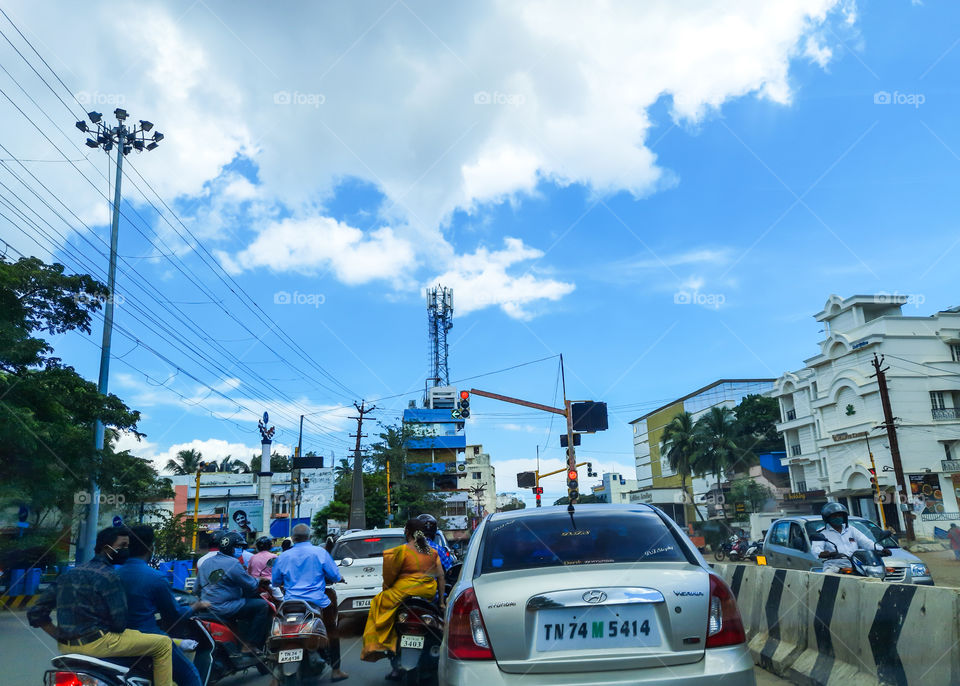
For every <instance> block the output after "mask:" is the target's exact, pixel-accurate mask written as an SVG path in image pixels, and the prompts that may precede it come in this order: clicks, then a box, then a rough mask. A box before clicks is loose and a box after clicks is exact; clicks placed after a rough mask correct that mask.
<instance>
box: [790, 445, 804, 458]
mask: <svg viewBox="0 0 960 686" xmlns="http://www.w3.org/2000/svg"><path fill="white" fill-rule="evenodd" d="M802 452H803V449H802V448H801V447H800V444H799V443H797V444H796V445H791V446H790V454H791V455H793V456H794V457H796V456H797V455H800V454H801V453H802Z"/></svg>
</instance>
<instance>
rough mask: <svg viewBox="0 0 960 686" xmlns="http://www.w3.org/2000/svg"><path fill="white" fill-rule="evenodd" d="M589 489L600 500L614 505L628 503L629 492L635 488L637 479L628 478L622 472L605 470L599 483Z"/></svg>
mask: <svg viewBox="0 0 960 686" xmlns="http://www.w3.org/2000/svg"><path fill="white" fill-rule="evenodd" d="M591 490H592V491H593V495H595V496H597V499H598V500H600V501H601V502H604V503H612V504H614V505H618V504H624V503H629V502H631V501H630V493H631V492H635V491H636V490H637V480H636V479H628V478H627V477H625V476H624V475H623V474H619V473H614V472H605V473H604V474H603V477H602V478H601V482H600V484H598V485H596V486H594V487H593V488H592V489H591Z"/></svg>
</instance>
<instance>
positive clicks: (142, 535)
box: [117, 526, 206, 686]
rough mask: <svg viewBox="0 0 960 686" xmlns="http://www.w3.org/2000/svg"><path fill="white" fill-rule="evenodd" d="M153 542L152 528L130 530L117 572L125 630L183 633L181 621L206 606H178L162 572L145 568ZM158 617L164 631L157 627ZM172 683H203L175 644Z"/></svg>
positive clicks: (179, 685)
mask: <svg viewBox="0 0 960 686" xmlns="http://www.w3.org/2000/svg"><path fill="white" fill-rule="evenodd" d="M153 541H154V534H153V527H149V526H134V527H131V528H130V558H129V559H128V560H127V561H126V562H125V563H124V564H123V566H122V567H120V568H119V569H118V570H117V576H118V577H120V583H121V584H122V585H123V590H124V593H125V595H126V596H127V628H128V629H136V630H137V631H141V632H143V633H145V634H166V633H168V632H169V633H173V632H174V629H175V628H177V629H179V630H180V631H183V630H184V629H185V628H186V626H185V621H182V620H186V619H187V618H188V617H189V616H190V615H191V614H193V612H194V611H196V610H201V609H203V608H204V607H205V606H206V603H204V602H202V601H198V602H196V603H194V605H193V607H192V608H190V609H188V608H185V607H183V606H181V605H180V604H179V603H178V602H177V600H176V598H174V597H173V591H172V590H171V589H170V584H169V583H167V578H166V576H165V575H164V574H163V572H161V571H160V570H158V569H153V568H152V567H150V566H149V565H148V564H147V562H148V560H150V558H151V557H152V556H153ZM157 613H159V614H160V619H161V621H162V622H163V624H164V626H165V627H166V628H167V631H163V630H162V629H161V628H160V625H159V624H157V619H156V615H157ZM178 623H179V625H178ZM173 680H174V681H176V682H177V686H201V683H202V682H201V681H200V674H199V673H198V672H197V668H196V667H195V666H194V664H193V662H192V661H191V660H190V658H188V657H187V656H186V655H184V653H183V651H182V650H181V649H180V648H179V647H178V646H177V645H176V644H175V645H174V646H173Z"/></svg>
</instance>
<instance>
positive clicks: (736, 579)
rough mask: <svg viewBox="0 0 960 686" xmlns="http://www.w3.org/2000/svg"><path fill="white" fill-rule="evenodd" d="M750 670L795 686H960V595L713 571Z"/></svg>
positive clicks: (748, 570)
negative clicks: (730, 604)
mask: <svg viewBox="0 0 960 686" xmlns="http://www.w3.org/2000/svg"><path fill="white" fill-rule="evenodd" d="M714 570H715V571H716V572H717V573H718V574H720V576H722V577H723V579H724V580H725V581H726V582H727V584H728V585H729V586H730V588H731V590H732V591H733V594H734V595H735V596H736V597H737V604H738V606H739V608H740V614H741V617H742V618H743V626H744V629H745V631H746V633H747V641H748V643H749V647H750V653H751V655H752V656H753V661H754V662H755V663H756V664H757V665H759V666H760V667H762V668H764V669H766V670H768V671H770V672H773V673H774V674H777V675H778V676H781V677H783V678H785V679H788V680H790V681H792V682H793V683H795V684H804V685H808V686H834V685H836V684H842V685H843V686H861V685H863V686H866V685H867V684H883V685H887V684H891V685H896V686H911V685H913V684H923V685H924V686H932V685H933V684H960V591H958V590H957V589H952V588H937V587H931V586H915V585H911V584H893V583H884V582H882V581H879V580H877V579H864V578H860V577H849V576H839V575H834V574H821V573H815V572H804V571H799V570H792V569H775V568H772V567H767V566H759V567H758V566H753V565H735V564H716V565H714Z"/></svg>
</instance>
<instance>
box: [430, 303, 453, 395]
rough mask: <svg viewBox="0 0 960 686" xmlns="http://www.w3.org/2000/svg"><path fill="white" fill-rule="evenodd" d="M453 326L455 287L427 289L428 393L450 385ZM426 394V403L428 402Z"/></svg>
mask: <svg viewBox="0 0 960 686" xmlns="http://www.w3.org/2000/svg"><path fill="white" fill-rule="evenodd" d="M452 328H453V289H452V288H445V287H443V286H439V285H438V286H435V287H433V288H428V289H427V335H428V336H429V339H430V360H429V364H430V371H429V375H428V376H427V389H426V390H427V394H429V389H430V388H431V387H436V386H449V385H450V365H449V348H448V346H447V332H449V331H450V329H452ZM427 394H425V396H424V405H425V406H426V403H427Z"/></svg>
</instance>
